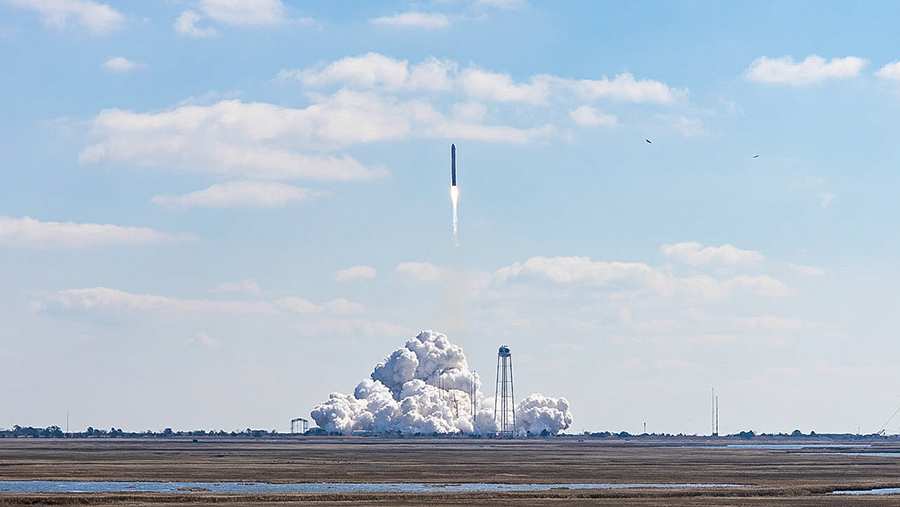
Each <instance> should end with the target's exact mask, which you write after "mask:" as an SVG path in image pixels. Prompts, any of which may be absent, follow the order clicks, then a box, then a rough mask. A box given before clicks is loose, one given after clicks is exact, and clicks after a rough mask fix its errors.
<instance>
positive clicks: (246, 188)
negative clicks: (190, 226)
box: [152, 181, 327, 209]
mask: <svg viewBox="0 0 900 507" xmlns="http://www.w3.org/2000/svg"><path fill="white" fill-rule="evenodd" d="M322 195H327V192H318V191H314V190H310V189H308V188H300V187H295V186H293V185H288V184H285V183H277V182H265V181H263V182H260V181H232V182H228V183H220V184H216V185H212V186H210V187H209V188H205V189H203V190H198V191H196V192H191V193H187V194H180V195H157V196H155V197H153V199H152V201H153V202H154V203H156V204H158V205H160V206H163V207H166V208H170V209H187V208H220V209H223V208H278V207H281V206H284V205H286V204H290V203H292V202H310V201H312V200H314V199H316V198H317V197H320V196H322Z"/></svg>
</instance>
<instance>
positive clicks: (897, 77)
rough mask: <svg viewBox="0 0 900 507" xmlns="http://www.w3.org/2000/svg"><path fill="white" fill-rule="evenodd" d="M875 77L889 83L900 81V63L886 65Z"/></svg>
mask: <svg viewBox="0 0 900 507" xmlns="http://www.w3.org/2000/svg"><path fill="white" fill-rule="evenodd" d="M875 75H876V76H878V77H879V78H881V79H886V80H888V81H900V61H897V62H892V63H888V64H885V66H884V67H882V68H880V69H878V72H876V73H875Z"/></svg>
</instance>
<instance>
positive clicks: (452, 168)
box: [450, 143, 456, 187]
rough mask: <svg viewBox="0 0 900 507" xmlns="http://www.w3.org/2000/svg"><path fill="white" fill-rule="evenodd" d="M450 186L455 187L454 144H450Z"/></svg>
mask: <svg viewBox="0 0 900 507" xmlns="http://www.w3.org/2000/svg"><path fill="white" fill-rule="evenodd" d="M450 186H451V187H455V186H456V143H450Z"/></svg>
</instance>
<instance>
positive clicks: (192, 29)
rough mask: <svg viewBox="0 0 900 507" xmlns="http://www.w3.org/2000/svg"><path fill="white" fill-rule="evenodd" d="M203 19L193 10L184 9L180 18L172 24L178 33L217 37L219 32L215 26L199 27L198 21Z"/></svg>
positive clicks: (200, 37) (197, 36)
mask: <svg viewBox="0 0 900 507" xmlns="http://www.w3.org/2000/svg"><path fill="white" fill-rule="evenodd" d="M201 19H203V18H202V17H201V16H200V15H199V14H197V13H196V12H194V11H192V10H187V11H183V12H182V13H181V15H179V16H178V19H176V20H175V23H174V24H172V27H173V28H175V33H177V34H178V35H183V36H186V37H194V38H197V39H202V38H207V37H215V36H216V35H218V34H219V32H218V31H216V29H215V28H213V27H207V28H200V27H198V26H197V22H198V21H200V20H201Z"/></svg>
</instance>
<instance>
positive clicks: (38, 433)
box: [0, 424, 318, 438]
mask: <svg viewBox="0 0 900 507" xmlns="http://www.w3.org/2000/svg"><path fill="white" fill-rule="evenodd" d="M316 429H318V428H316ZM274 435H285V434H284V433H278V432H277V431H275V430H271V431H270V430H254V429H250V428H247V429H245V430H240V431H225V430H218V431H216V430H210V431H206V430H191V431H173V430H172V428H166V429H164V430H162V431H152V430H147V431H140V432H137V431H123V430H122V429H120V428H115V427H113V428H110V429H108V430H102V429H95V428H92V427H88V429H87V430H86V431H77V432H71V433H67V432H65V431H63V430H62V429H61V428H60V427H59V426H47V427H46V428H33V427H31V426H19V425H18V424H17V425H15V426H13V428H12V429H10V430H7V429H0V438H140V437H154V438H169V437H256V438H259V437H268V436H274Z"/></svg>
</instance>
